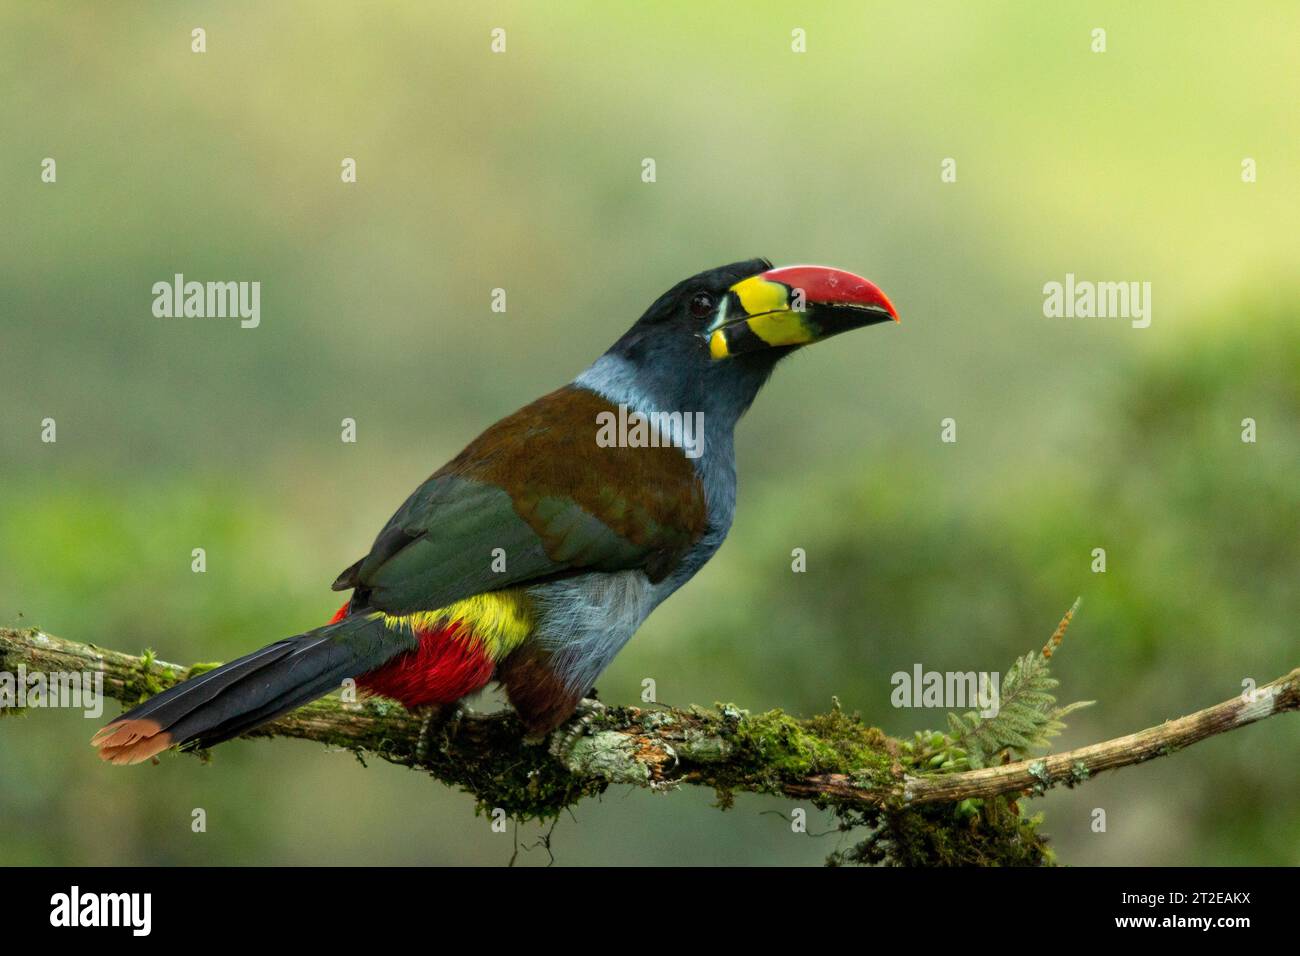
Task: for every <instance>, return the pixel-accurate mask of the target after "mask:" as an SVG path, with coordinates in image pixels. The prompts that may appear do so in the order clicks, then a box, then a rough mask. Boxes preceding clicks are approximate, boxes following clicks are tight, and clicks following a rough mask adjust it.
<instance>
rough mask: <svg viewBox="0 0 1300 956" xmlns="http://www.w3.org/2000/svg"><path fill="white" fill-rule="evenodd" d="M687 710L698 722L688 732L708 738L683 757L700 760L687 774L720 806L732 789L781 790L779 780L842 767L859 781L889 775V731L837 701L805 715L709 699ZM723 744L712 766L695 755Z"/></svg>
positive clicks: (870, 784)
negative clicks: (722, 756) (722, 757)
mask: <svg viewBox="0 0 1300 956" xmlns="http://www.w3.org/2000/svg"><path fill="white" fill-rule="evenodd" d="M693 716H694V717H696V718H697V720H698V722H699V723H698V725H697V726H696V727H695V728H694V735H693V739H694V740H695V741H706V740H709V739H710V738H712V739H713V741H714V743H713V744H712V746H711V747H710V748H705V747H702V746H701V745H700V744H699V743H698V742H697V743H695V744H694V746H692V747H690V748H689V749H687V750H686V751H685V753H684V756H687V757H695V759H696V761H697V762H699V763H702V764H704V765H705V766H704V767H703V768H701V769H699V770H697V771H695V772H694V773H693V776H694V778H695V779H697V780H700V781H701V782H708V783H712V784H713V786H714V789H715V790H716V791H717V792H718V802H719V805H720V806H722V807H724V808H726V807H728V806H730V805H731V803H732V792H733V791H734V790H737V789H744V790H756V791H759V792H766V793H784V792H785V791H786V787H787V785H790V784H796V783H802V782H804V781H805V780H806V778H807V777H809V776H815V775H819V774H843V775H846V776H849V777H850V778H851V779H852V781H853V782H854V783H855V784H857V785H858V786H861V787H864V788H874V787H878V786H887V785H889V784H890V783H892V782H893V779H894V777H893V769H892V768H893V766H894V763H895V758H894V755H893V753H892V750H891V746H890V742H889V738H887V737H886V736H885V735H884V734H883V733H881V732H880V731H879V730H877V729H876V728H874V727H868V726H866V725H864V724H863V723H862V720H861V718H860V717H858V715H857V714H852V715H848V714H845V713H844V712H843V711H841V710H840V709H839V708H838V707H836V708H834V709H833V710H831V712H830V713H828V714H822V715H819V716H817V717H812V718H809V719H807V720H799V719H797V718H795V717H791V716H790V715H789V714H786V713H784V712H783V711H780V710H771V711H767V712H766V713H762V714H754V715H750V714H748V713H746V712H745V711H742V710H740V709H738V708H736V707H735V706H734V705H730V704H720V705H717V707H716V710H715V711H704V710H702V709H700V708H695V709H694V710H693ZM691 739H692V738H690V737H688V742H690V741H691ZM723 749H725V751H726V763H725V765H721V766H719V767H717V768H716V769H714V768H710V767H709V766H708V764H709V763H710V761H709V760H705V759H701V758H700V757H699V756H697V755H699V754H701V753H704V754H716V753H718V752H720V751H722V750H723Z"/></svg>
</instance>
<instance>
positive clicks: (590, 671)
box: [91, 258, 899, 764]
mask: <svg viewBox="0 0 1300 956" xmlns="http://www.w3.org/2000/svg"><path fill="white" fill-rule="evenodd" d="M898 320H899V319H898V313H897V312H896V311H895V309H894V306H893V305H892V304H891V303H890V301H889V299H888V298H886V296H885V294H884V293H883V292H882V291H881V290H880V289H879V288H878V287H877V286H876V285H874V284H873V283H872V282H870V281H868V280H867V279H864V278H862V277H861V276H858V275H855V274H853V273H851V272H845V271H843V270H840V269H834V268H830V267H826V266H813V265H801V266H787V267H782V268H773V266H772V263H771V262H770V261H768V260H767V259H763V258H757V259H748V260H743V261H740V262H733V263H730V264H728V265H724V266H720V267H718V268H715V269H709V270H706V271H704V272H701V273H699V274H698V275H695V276H692V277H691V278H689V279H686V280H684V281H681V282H679V283H677V284H676V285H674V286H673V287H672V288H671V289H669V290H668V291H667V292H665V293H664V294H663V295H661V296H659V298H658V299H656V300H655V301H654V302H653V304H651V306H650V307H649V308H648V309H647V310H646V311H645V313H644V314H643V315H642V316H641V317H640V318H639V319H637V320H636V322H635V323H633V324H632V326H631V328H629V329H628V330H627V332H625V333H624V334H623V335H622V336H621V337H620V338H619V339H618V340H617V341H616V342H615V343H614V344H613V345H612V346H611V347H610V348H609V349H608V350H607V351H605V352H604V353H603V354H602V355H600V356H599V357H598V358H597V359H596V360H595V362H594V363H592V364H591V365H590V366H589V367H588V368H586V369H585V370H584V371H582V372H581V373H580V374H579V375H578V376H577V377H576V378H574V379H573V380H572V381H571V382H569V383H568V384H567V385H564V386H563V387H561V388H559V389H557V390H555V391H553V392H550V393H549V394H547V395H544V396H542V397H541V398H539V399H537V400H536V401H534V402H533V403H531V404H529V405H526V406H524V407H523V408H521V409H519V410H518V411H516V412H514V413H513V414H511V415H508V416H506V417H505V418H503V419H501V420H500V421H498V422H497V423H496V424H494V425H492V426H490V427H489V428H488V429H487V430H486V431H484V432H483V433H482V434H481V435H479V436H478V437H477V438H475V439H474V440H473V441H472V442H470V443H469V445H468V446H466V448H465V449H464V450H463V451H462V452H460V454H458V455H456V457H454V458H453V459H452V460H451V461H449V462H448V463H447V464H445V465H443V466H442V467H441V468H439V469H438V470H437V471H435V472H433V474H432V475H430V476H429V478H428V479H426V480H425V481H424V482H423V483H421V484H420V485H419V486H418V487H417V488H416V489H415V491H414V492H412V493H411V495H410V496H409V497H408V498H407V499H406V501H405V502H404V503H403V504H402V505H401V507H399V508H398V509H397V511H396V512H395V513H394V514H393V516H392V518H390V519H389V521H388V523H387V524H385V525H384V527H383V529H382V530H381V531H380V532H379V534H378V535H377V536H376V538H375V540H374V543H373V544H372V545H371V547H370V550H369V552H368V553H367V554H366V555H365V556H364V557H362V558H361V559H360V560H358V561H356V562H355V563H353V564H352V565H350V566H349V567H348V568H347V569H346V570H344V571H343V572H342V573H341V574H340V575H339V576H338V578H337V579H336V580H335V581H334V583H333V585H332V587H333V589H334V590H335V591H346V592H350V593H349V595H348V598H347V600H346V601H345V603H344V604H343V606H342V607H340V608H339V609H338V611H337V613H335V615H334V616H333V618H332V619H331V620H330V621H329V622H328V623H327V624H325V625H324V626H321V627H316V628H314V629H312V630H309V631H306V632H305V633H302V634H299V635H296V636H294V637H289V638H285V639H282V640H278V641H276V642H274V643H272V644H268V645H267V646H266V647H263V648H261V649H260V650H256V651H253V652H252V653H251V654H247V655H245V656H243V657H240V658H238V659H236V660H233V661H231V662H229V663H227V664H225V665H223V666H221V667H217V668H214V669H211V670H208V671H206V672H204V673H201V674H198V675H196V676H194V677H191V678H190V679H188V680H186V681H183V682H181V683H179V684H176V685H174V686H173V687H170V688H168V689H167V690H164V691H163V692H161V693H159V694H157V695H155V696H153V697H151V698H149V699H148V700H146V701H144V702H143V703H141V704H140V705H139V706H137V707H135V708H134V709H132V710H130V711H128V712H126V713H124V714H122V716H121V717H119V718H118V719H116V720H114V721H112V722H111V723H109V724H107V725H106V726H105V727H103V728H102V729H101V730H100V731H99V732H98V733H96V734H95V735H94V737H93V739H92V741H91V743H92V745H93V746H94V747H95V748H96V749H97V751H98V754H99V756H100V757H101V758H102V759H103V760H105V761H108V762H110V763H113V764H135V763H140V762H143V761H146V760H150V759H151V758H153V757H155V756H156V755H158V754H160V753H162V752H163V751H165V750H167V749H169V748H172V747H177V748H179V749H182V750H190V749H196V748H204V749H206V748H208V747H211V746H213V745H214V744H218V743H221V742H222V741H226V740H230V739H232V738H234V737H238V736H240V735H241V734H244V733H246V732H248V731H250V730H252V729H253V728H255V727H257V726H259V725H261V724H264V723H266V722H268V721H270V720H272V719H274V718H276V717H278V716H280V715H281V714H284V713H287V712H288V711H290V710H293V709H294V708H296V707H299V706H301V705H303V704H305V703H308V702H309V701H311V700H314V699H316V698H318V697H321V696H324V695H325V694H327V693H329V692H331V691H333V690H336V689H338V688H340V687H342V686H344V685H345V682H346V681H347V680H348V679H352V680H354V681H355V686H356V687H357V688H358V689H360V690H361V691H363V692H364V693H366V694H370V695H379V696H382V697H388V698H391V699H394V700H397V701H399V702H400V703H402V704H403V705H405V706H406V707H407V708H410V709H412V710H415V711H417V712H418V711H419V710H420V709H421V708H430V709H433V710H437V709H440V708H444V707H456V706H460V704H459V702H460V701H461V700H462V698H465V697H467V696H469V695H471V694H473V693H475V692H477V691H479V690H480V689H482V688H484V687H485V686H487V685H488V684H490V683H494V682H495V683H496V684H497V685H498V686H500V687H501V688H502V689H503V690H504V692H505V696H506V699H507V700H508V701H509V704H510V706H511V707H513V709H514V710H515V712H516V713H517V714H518V716H519V718H520V720H521V721H522V724H523V727H524V729H525V730H526V732H527V733H529V734H530V735H534V736H540V735H545V734H547V733H549V732H550V731H551V730H553V729H555V728H556V727H558V726H560V725H561V724H562V723H564V722H565V721H566V720H567V719H568V718H569V717H571V716H572V715H573V713H574V712H575V710H576V709H577V708H578V706H579V704H580V703H581V701H582V698H583V697H584V695H585V694H586V693H587V692H588V691H589V690H590V689H591V688H592V687H593V685H594V681H595V680H596V678H597V676H598V675H599V674H600V673H601V672H602V671H603V670H604V669H605V668H606V666H608V665H609V663H610V661H612V660H613V658H614V656H615V655H616V654H617V653H618V652H619V651H620V650H621V649H622V648H623V647H624V645H626V643H627V642H628V640H629V639H630V638H631V637H632V635H633V634H634V633H635V632H636V631H637V629H638V628H639V627H640V626H641V624H642V623H643V622H644V621H645V620H646V618H647V617H648V616H649V614H650V613H651V612H652V611H653V610H654V609H655V608H656V607H658V606H659V605H660V604H661V603H663V601H664V600H665V599H666V598H667V597H668V596H669V595H671V594H672V593H673V592H675V591H676V590H677V589H678V588H680V587H681V586H682V585H683V584H685V583H686V582H687V581H689V580H690V579H691V578H692V577H693V576H694V575H695V574H696V572H698V571H699V570H700V568H701V567H703V566H704V564H705V563H706V562H707V561H708V560H709V559H710V558H712V557H713V555H714V554H715V553H716V552H717V550H718V548H719V547H720V546H721V544H722V542H723V539H724V538H725V537H726V536H727V532H728V531H729V530H730V528H731V525H732V520H733V518H734V515H735V508H736V462H735V443H734V432H735V428H736V423H737V422H738V421H739V420H740V418H741V416H742V415H744V414H745V412H746V411H747V410H748V409H749V407H750V405H751V403H752V402H753V401H754V398H755V396H756V395H757V394H758V392H759V390H760V389H761V388H762V387H763V385H764V384H765V383H766V382H767V381H768V379H769V378H770V376H771V375H772V372H773V370H774V369H775V367H776V365H777V363H778V362H780V361H781V360H782V359H784V358H785V357H787V356H789V355H790V354H792V353H793V352H795V351H798V350H799V349H801V348H803V347H804V346H807V345H810V344H812V343H814V342H818V341H821V340H823V339H827V338H830V337H832V336H835V335H838V334H840V333H842V332H847V331H849V330H851V329H857V328H862V327H865V326H870V325H875V324H879V323H886V322H891V321H892V322H898ZM615 415H620V416H621V418H619V419H618V420H619V421H620V422H623V423H632V424H631V425H630V426H629V427H627V428H623V429H621V430H617V434H615V431H616V430H614V429H610V428H608V427H607V426H608V425H609V424H610V423H611V421H613V419H612V418H611V416H615ZM647 422H655V423H658V424H659V425H661V426H662V427H661V429H660V432H659V434H658V436H657V437H658V439H659V440H658V441H654V440H646V434H647V429H646V427H645V423H647ZM636 423H641V424H640V427H639V428H638V426H637V424H636ZM691 423H699V425H700V426H701V427H700V429H699V434H697V435H692V436H689V437H690V438H691V441H690V442H689V443H688V442H687V441H686V438H687V437H688V436H687V431H688V430H692V431H693V429H688V427H687V426H688V425H689V424H691ZM602 428H603V429H604V434H603V435H602V434H601V429H602ZM665 431H666V432H667V433H668V434H666V435H665V434H663V432H665ZM648 434H650V435H651V436H654V435H655V432H654V430H653V429H651V430H648ZM611 435H613V437H614V440H610V439H611ZM599 438H603V439H604V440H598V439H599Z"/></svg>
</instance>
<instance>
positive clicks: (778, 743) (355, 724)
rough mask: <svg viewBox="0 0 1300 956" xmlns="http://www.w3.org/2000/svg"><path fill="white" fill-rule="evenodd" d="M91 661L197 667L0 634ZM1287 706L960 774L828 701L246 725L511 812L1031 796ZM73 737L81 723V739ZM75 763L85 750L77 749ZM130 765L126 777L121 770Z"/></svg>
mask: <svg viewBox="0 0 1300 956" xmlns="http://www.w3.org/2000/svg"><path fill="white" fill-rule="evenodd" d="M20 664H21V665H25V667H26V669H27V670H28V671H29V672H34V671H41V672H44V673H47V674H49V673H59V672H73V671H80V672H84V671H99V672H102V673H103V675H104V676H103V680H104V694H105V695H106V696H109V697H112V698H114V699H116V700H119V701H122V702H124V703H126V704H135V703H136V702H138V701H140V700H142V699H143V698H145V697H148V696H149V695H151V694H154V693H157V692H158V691H160V690H162V689H163V688H165V687H168V686H170V685H172V684H174V683H176V682H177V681H180V680H183V679H184V678H186V677H188V676H190V675H191V674H193V673H196V672H198V671H199V670H201V669H205V668H206V667H210V666H212V665H195V667H193V668H186V667H182V666H180V665H177V664H169V663H166V662H165V661H160V660H157V659H155V658H154V656H153V655H152V653H146V654H145V655H144V656H142V657H137V656H135V655H132V654H124V653H121V652H119V651H113V650H108V649H105V648H102V647H97V646H95V645H93V644H80V643H77V642H74V641H68V640H64V639H62V638H58V637H55V636H53V635H50V634H46V633H43V632H41V631H39V630H37V629H28V630H22V631H19V630H12V629H7V628H0V671H7V672H11V673H12V672H14V671H16V670H17V668H18V666H19V665H20ZM1297 709H1300V668H1297V669H1296V670H1293V671H1291V672H1290V673H1289V674H1287V675H1285V676H1284V677H1280V678H1278V679H1277V680H1275V681H1272V682H1271V683H1268V684H1265V685H1263V686H1262V687H1260V688H1258V690H1256V691H1255V692H1254V693H1253V694H1248V695H1247V694H1243V695H1241V696H1237V697H1233V698H1231V699H1229V700H1226V701H1224V702H1222V703H1220V704H1216V705H1214V706H1213V707H1208V708H1206V709H1204V710H1200V711H1197V712H1196V713H1193V714H1189V715H1187V716H1186V717H1180V718H1178V719H1176V720H1170V721H1167V722H1165V723H1163V724H1161V725H1159V726H1157V727H1151V728H1149V729H1147V730H1143V731H1141V732H1139V733H1135V734H1130V735H1129V736H1126V737H1119V738H1116V739H1114V740H1108V741H1105V742H1103V743H1098V744H1093V745H1091V746H1088V747H1081V748H1078V749H1076V750H1071V751H1067V752H1065V753H1060V754H1054V755H1050V756H1046V757H1039V758H1035V759H1025V760H1019V761H1016V762H1014V763H1007V764H1004V765H1001V766H993V767H986V768H982V769H974V770H967V771H963V772H948V773H933V774H919V775H918V774H912V773H909V772H907V769H906V766H907V765H908V761H907V759H906V756H905V754H904V753H903V751H902V749H901V747H900V742H899V741H897V740H894V739H892V738H890V737H887V736H886V735H885V734H883V733H881V732H880V731H879V730H876V729H875V728H871V727H867V726H865V725H863V724H862V723H861V722H860V721H859V720H858V719H857V717H856V716H849V715H847V714H845V713H843V712H841V711H840V710H839V708H838V706H837V707H836V708H835V709H834V710H832V711H831V712H830V713H829V714H825V715H821V716H818V717H813V718H810V719H807V720H796V719H795V718H793V717H790V716H788V715H786V714H784V713H782V712H781V711H779V710H777V711H768V712H766V713H762V714H754V715H750V714H748V713H746V712H743V711H740V710H738V709H736V708H735V707H732V706H719V707H715V708H712V709H705V708H699V707H692V708H689V709H686V710H677V709H671V708H654V709H647V708H640V707H607V706H605V705H604V704H601V703H599V702H596V701H584V702H583V706H582V708H581V709H580V710H579V712H578V714H577V715H575V717H574V718H573V719H572V720H571V721H570V722H569V723H567V724H566V725H564V726H562V727H560V728H559V729H558V730H556V731H555V732H553V733H552V734H551V735H550V736H549V737H548V738H547V739H546V740H542V741H537V740H529V739H527V738H526V737H525V736H524V731H523V728H522V725H521V724H520V723H519V721H518V720H517V718H515V716H514V715H513V714H511V713H508V712H500V713H493V714H466V715H464V716H463V717H461V718H460V719H453V720H450V721H442V720H438V719H434V718H433V717H431V716H428V715H420V714H415V713H411V712H408V711H407V710H406V709H405V708H403V707H401V706H400V705H398V704H395V703H392V702H389V701H385V700H382V699H370V700H365V701H362V702H360V703H356V704H344V703H343V702H342V701H341V700H339V699H337V698H333V697H331V698H325V699H322V700H319V701H316V702H315V703H312V704H309V705H307V706H305V707H302V708H300V709H298V710H296V711H294V712H293V713H291V714H289V715H287V716H285V717H282V718H280V719H279V720H276V721H274V722H273V723H270V724H267V725H266V726H264V727H261V728H259V729H257V730H255V731H253V732H252V733H251V734H249V735H248V736H250V737H297V738H300V739H303V740H313V741H316V742H318V743H323V744H326V745H328V746H332V747H337V748H341V749H345V750H349V751H352V752H353V753H355V754H356V755H357V756H358V758H359V759H364V755H366V754H374V755H376V756H378V757H381V758H383V759H384V760H387V761H389V762H391V763H395V764H400V765H402V766H407V767H413V768H418V769H421V770H425V771H427V772H429V773H430V774H432V775H433V776H434V777H436V778H437V779H439V780H441V781H443V782H445V783H448V784H452V785H455V786H459V787H462V788H464V789H465V790H467V791H469V792H470V793H472V794H474V795H475V797H477V798H478V800H479V804H480V806H481V807H485V808H494V807H501V808H503V809H504V810H505V811H506V812H507V813H509V814H511V815H512V816H516V817H518V818H521V819H526V818H530V817H546V816H553V815H554V814H555V813H557V812H558V811H559V810H560V809H562V808H563V807H565V806H569V805H571V804H573V803H575V802H577V801H578V800H580V799H582V798H583V797H585V796H590V795H594V794H597V793H600V792H601V791H603V790H604V789H605V788H606V787H607V786H609V785H610V784H632V785H635V786H640V787H647V788H652V789H671V788H673V787H676V786H679V785H683V784H689V785H697V786H705V787H712V788H714V789H715V790H717V791H718V792H719V794H720V795H721V796H722V798H723V801H724V803H725V802H726V801H727V800H729V799H730V795H731V794H733V793H735V792H755V793H770V794H783V795H785V796H789V797H795V798H806V799H811V800H813V801H815V802H817V803H819V804H827V805H835V806H838V807H852V806H856V807H863V808H868V807H877V808H884V809H891V810H897V809H901V808H905V807H918V806H924V805H930V804H940V803H957V802H959V801H962V800H968V799H971V798H989V797H994V796H997V795H1018V794H1039V793H1043V792H1044V791H1046V790H1047V789H1049V788H1050V787H1053V786H1055V785H1056V784H1059V783H1065V784H1067V785H1069V786H1073V785H1075V784H1078V783H1082V782H1083V781H1084V780H1086V779H1088V778H1089V777H1091V776H1093V775H1095V774H1097V773H1099V772H1101V771H1103V770H1114V769H1116V768H1119V767H1125V766H1128V765H1129V764H1136V763H1142V762H1144V761H1146V760H1150V759H1152V758H1154V757H1161V756H1165V755H1167V754H1170V753H1172V752H1174V751H1176V750H1180V749H1182V748H1184V747H1187V746H1188V745H1190V744H1194V743H1196V742H1197V741H1200V740H1204V739H1206V738H1207V737H1212V736H1215V735H1216V734H1221V733H1225V732H1226V731H1229V730H1235V729H1236V728H1238V727H1244V726H1246V725H1247V724H1252V723H1254V722H1256V721H1259V720H1263V719H1264V718H1266V717H1271V716H1273V715H1274V714H1280V713H1283V712H1285V711H1292V710H1297ZM86 737H87V739H89V737H90V733H89V732H88V733H87V734H86ZM86 758H87V759H93V758H92V755H91V751H90V748H89V747H87V748H86ZM123 772H131V771H123Z"/></svg>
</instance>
